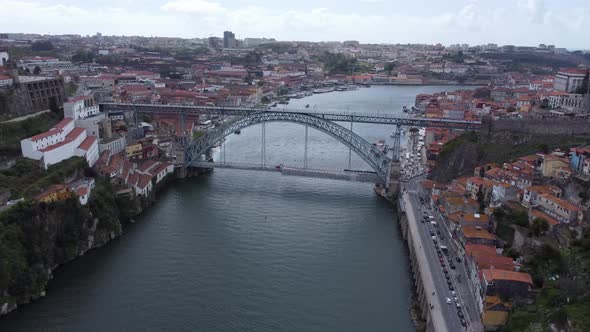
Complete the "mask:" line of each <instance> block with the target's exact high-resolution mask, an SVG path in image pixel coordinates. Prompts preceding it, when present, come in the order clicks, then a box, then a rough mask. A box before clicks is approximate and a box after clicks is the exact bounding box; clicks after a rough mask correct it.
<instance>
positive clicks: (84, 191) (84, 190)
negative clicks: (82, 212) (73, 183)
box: [76, 187, 88, 196]
mask: <svg viewBox="0 0 590 332" xmlns="http://www.w3.org/2000/svg"><path fill="white" fill-rule="evenodd" d="M76 194H77V195H78V196H85V195H86V194H88V187H80V188H78V189H77V190H76Z"/></svg>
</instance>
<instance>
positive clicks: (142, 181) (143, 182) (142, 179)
mask: <svg viewBox="0 0 590 332" xmlns="http://www.w3.org/2000/svg"><path fill="white" fill-rule="evenodd" d="M150 181H152V176H151V175H146V174H139V181H138V183H137V187H138V188H139V189H142V190H143V189H145V188H146V187H147V186H148V184H149V183H150Z"/></svg>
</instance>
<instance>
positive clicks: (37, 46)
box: [31, 40, 53, 52]
mask: <svg viewBox="0 0 590 332" xmlns="http://www.w3.org/2000/svg"><path fill="white" fill-rule="evenodd" d="M31 50H32V51H33V52H40V51H51V50H53V44H52V43H51V42H50V41H49V40H40V41H36V42H34V43H33V44H32V45H31Z"/></svg>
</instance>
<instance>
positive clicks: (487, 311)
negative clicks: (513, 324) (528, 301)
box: [483, 296, 512, 331]
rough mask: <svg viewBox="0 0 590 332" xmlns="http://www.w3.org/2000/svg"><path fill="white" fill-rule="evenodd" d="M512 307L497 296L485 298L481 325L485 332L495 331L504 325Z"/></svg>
mask: <svg viewBox="0 0 590 332" xmlns="http://www.w3.org/2000/svg"><path fill="white" fill-rule="evenodd" d="M511 308H512V305H511V304H510V303H508V302H502V300H500V298H499V297H497V296H486V299H485V307H484V312H483V325H484V328H485V330H486V331H497V330H499V329H501V328H502V326H504V325H506V322H507V321H508V313H509V312H510V309H511Z"/></svg>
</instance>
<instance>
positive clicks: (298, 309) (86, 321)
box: [0, 86, 455, 332]
mask: <svg viewBox="0 0 590 332" xmlns="http://www.w3.org/2000/svg"><path fill="white" fill-rule="evenodd" d="M454 89H455V87H391V86H383V87H381V86H380V87H373V88H363V89H359V90H357V91H349V92H334V93H329V94H322V95H314V96H311V97H308V98H305V99H299V100H293V101H292V102H291V104H290V105H288V106H287V109H294V108H304V106H305V105H306V104H309V105H310V109H314V108H316V109H318V110H326V111H346V110H350V111H352V112H370V113H375V112H388V113H392V114H400V115H401V108H402V106H404V105H408V106H410V105H412V104H413V101H414V97H415V96H416V94H419V93H429V92H434V91H442V90H454ZM345 125H347V126H349V124H345ZM353 129H354V131H355V132H357V133H359V134H360V135H361V136H363V137H365V138H366V139H368V140H369V141H371V142H373V141H376V140H379V139H385V138H388V136H389V135H390V133H391V130H392V128H391V127H387V126H375V125H367V124H363V125H361V124H358V125H354V128H353ZM260 133H261V130H260V126H256V127H252V128H248V129H246V130H243V131H242V133H241V135H232V137H230V138H229V139H228V140H227V142H226V143H225V145H224V148H223V149H220V150H221V151H220V152H219V153H218V158H221V156H223V155H225V159H226V160H227V161H235V162H250V163H252V162H257V163H260V162H261V157H260V156H261V154H260V151H261V147H260V141H261V135H260ZM303 133H304V129H303V127H301V126H298V125H293V124H284V123H271V124H267V125H266V142H267V148H266V163H267V164H274V163H285V164H290V165H301V164H302V162H303ZM309 142H310V145H309V146H310V148H309V158H308V159H309V164H310V166H317V167H339V168H343V167H348V149H347V148H345V147H343V146H342V145H341V144H340V143H339V142H337V141H336V140H334V139H333V138H331V137H329V136H327V135H324V134H322V133H319V132H317V131H314V130H310V135H309ZM224 150H225V153H223V151H224ZM351 162H352V166H353V168H357V169H366V166H365V165H364V164H363V162H362V161H361V160H360V159H359V158H357V157H356V156H353V158H352V161H351ZM137 221H138V222H137V224H135V225H132V226H130V227H128V228H127V229H126V234H125V235H124V236H123V237H121V238H120V239H117V240H115V241H113V242H112V243H111V244H109V245H107V246H106V247H105V248H102V249H99V250H95V251H93V252H90V253H88V254H87V255H86V256H84V257H81V258H80V259H78V260H76V261H74V262H72V263H70V264H68V265H66V266H63V267H61V268H60V269H58V270H57V271H56V273H55V278H54V279H53V280H52V281H51V282H50V284H49V288H48V291H47V297H45V298H43V299H41V300H39V301H37V302H35V303H32V304H29V305H25V306H22V307H21V308H19V310H17V311H16V312H13V313H11V314H9V315H8V316H6V317H4V318H0V331H3V332H4V331H7V332H8V331H163V330H168V331H401V332H403V331H413V330H414V327H413V324H412V322H411V320H410V317H409V306H410V301H411V283H410V276H409V272H408V262H407V257H406V255H407V253H406V249H405V247H404V243H403V241H402V239H401V237H400V235H399V231H398V226H397V223H396V221H395V215H394V213H393V211H392V208H391V206H389V205H388V204H387V203H386V202H384V201H383V200H382V199H380V198H378V197H377V196H376V195H375V194H374V192H373V190H372V187H371V185H370V184H362V183H353V182H340V181H332V180H318V179H308V178H299V177H289V176H281V175H280V174H278V173H267V172H248V171H238V170H227V169H225V170H216V171H215V172H214V173H213V174H211V175H209V176H204V177H199V178H193V179H186V180H182V181H177V182H175V183H174V184H173V185H171V186H170V187H169V188H168V189H166V190H165V191H163V192H161V193H159V195H158V202H157V204H156V205H155V206H154V207H152V208H150V209H148V210H147V211H146V212H145V213H144V214H143V215H142V216H141V217H140V218H138V220H137Z"/></svg>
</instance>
